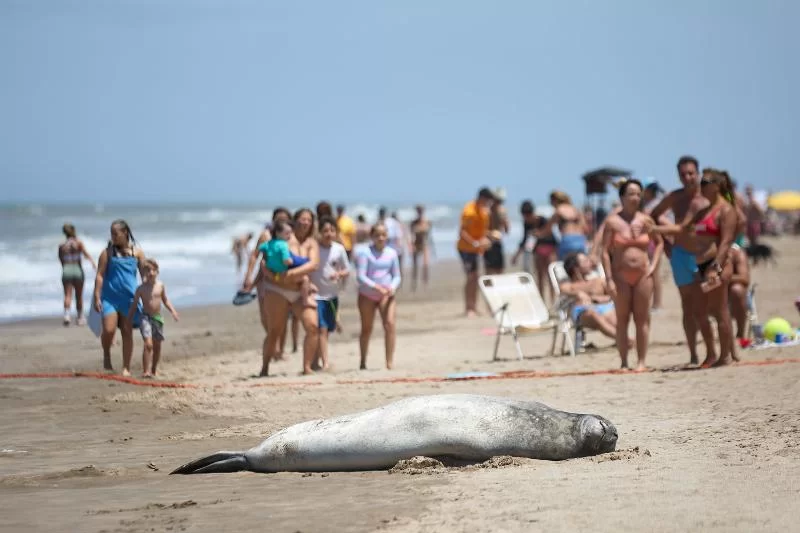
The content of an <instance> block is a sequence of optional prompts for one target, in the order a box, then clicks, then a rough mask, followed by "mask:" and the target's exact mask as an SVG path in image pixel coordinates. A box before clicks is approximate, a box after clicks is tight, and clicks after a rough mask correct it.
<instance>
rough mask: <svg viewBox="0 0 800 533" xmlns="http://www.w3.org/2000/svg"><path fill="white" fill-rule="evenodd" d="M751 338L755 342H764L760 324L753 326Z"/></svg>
mask: <svg viewBox="0 0 800 533" xmlns="http://www.w3.org/2000/svg"><path fill="white" fill-rule="evenodd" d="M752 327H753V338H754V339H755V341H756V342H757V343H758V342H764V327H763V326H762V325H761V324H753V326H752Z"/></svg>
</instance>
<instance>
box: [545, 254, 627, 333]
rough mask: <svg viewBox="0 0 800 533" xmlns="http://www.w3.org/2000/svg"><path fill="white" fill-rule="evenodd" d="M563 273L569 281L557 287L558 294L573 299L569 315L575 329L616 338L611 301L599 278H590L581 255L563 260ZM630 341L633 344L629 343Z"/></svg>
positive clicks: (589, 267)
mask: <svg viewBox="0 0 800 533" xmlns="http://www.w3.org/2000/svg"><path fill="white" fill-rule="evenodd" d="M564 270H565V271H566V273H567V276H569V279H567V280H565V281H563V282H562V283H560V284H559V288H560V289H561V294H564V295H567V296H570V297H572V298H573V299H574V303H573V305H572V310H571V312H570V316H571V317H572V321H573V322H574V323H575V325H576V326H578V327H583V328H588V329H594V330H597V331H599V332H601V333H602V334H603V335H605V336H606V337H608V338H610V339H616V337H617V315H616V313H615V311H614V302H612V301H611V295H609V294H608V290H607V289H606V282H605V280H604V279H603V278H602V277H601V276H594V277H593V276H592V274H593V273H594V268H593V265H592V261H591V260H590V259H589V257H588V256H587V255H586V254H584V253H582V252H575V253H571V254H568V255H567V256H566V257H565V258H564ZM630 342H633V340H631V341H630Z"/></svg>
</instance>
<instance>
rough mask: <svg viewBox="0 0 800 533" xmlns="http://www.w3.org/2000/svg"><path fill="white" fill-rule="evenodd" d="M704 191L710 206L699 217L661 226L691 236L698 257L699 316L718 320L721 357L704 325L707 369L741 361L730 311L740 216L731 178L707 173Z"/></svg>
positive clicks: (659, 228)
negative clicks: (734, 249) (735, 243)
mask: <svg viewBox="0 0 800 533" xmlns="http://www.w3.org/2000/svg"><path fill="white" fill-rule="evenodd" d="M702 176H703V177H702V179H701V180H700V191H701V193H702V195H703V196H704V197H705V198H706V199H707V200H708V202H709V206H708V207H706V208H705V209H702V210H701V211H699V212H698V213H697V214H696V215H692V214H691V213H690V214H689V215H687V217H686V218H685V219H684V220H683V221H682V222H681V223H680V224H670V225H663V226H657V227H656V228H655V232H657V233H661V234H672V235H675V234H678V233H684V234H687V233H688V234H691V235H693V239H692V242H693V244H694V246H693V248H694V249H693V250H692V251H693V253H694V254H695V256H696V257H697V267H698V270H699V272H698V279H697V280H696V282H695V287H696V290H697V291H698V298H696V301H697V305H698V306H699V308H698V309H697V310H696V312H697V314H701V315H702V314H705V315H706V316H711V317H714V319H715V320H716V322H717V329H718V333H719V344H720V355H719V358H718V357H717V354H716V348H715V346H714V336H713V332H712V331H711V326H710V324H709V323H708V322H707V321H706V322H705V324H703V323H701V324H700V326H701V333H702V334H703V340H704V341H705V344H706V349H707V355H706V359H705V361H704V362H703V365H702V366H703V367H709V366H722V365H727V364H729V363H731V362H732V361H738V357H737V356H736V350H735V347H734V343H733V328H732V326H731V315H730V309H729V307H728V285H729V284H730V279H731V276H732V275H733V262H732V261H731V259H730V251H731V245H732V244H733V241H734V239H735V237H736V229H737V223H738V221H739V216H738V214H737V209H736V199H735V197H734V192H733V187H732V186H731V182H730V178H729V177H728V176H727V174H726V173H723V172H721V171H719V170H716V169H713V168H706V169H703V175H702Z"/></svg>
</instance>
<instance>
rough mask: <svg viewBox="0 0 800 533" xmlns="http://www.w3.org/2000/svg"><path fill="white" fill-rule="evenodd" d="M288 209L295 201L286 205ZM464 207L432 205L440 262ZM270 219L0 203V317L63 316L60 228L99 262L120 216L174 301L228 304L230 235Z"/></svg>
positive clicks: (246, 213)
mask: <svg viewBox="0 0 800 533" xmlns="http://www.w3.org/2000/svg"><path fill="white" fill-rule="evenodd" d="M288 207H290V208H293V207H297V206H288ZM461 207H462V205H461V204H457V205H428V206H426V209H427V214H428V217H429V218H430V219H431V221H432V223H433V243H434V253H435V260H441V259H453V258H455V257H456V256H457V255H456V249H455V239H456V235H457V233H458V222H459V220H458V218H459V214H460V210H461ZM389 208H390V209H393V210H395V211H397V214H398V217H399V218H400V220H401V221H403V222H405V223H408V222H410V221H411V220H412V219H413V218H414V215H415V213H414V210H413V207H411V206H394V207H392V206H389ZM377 209H378V206H377V205H366V204H353V205H350V206H348V208H347V213H348V214H349V215H350V216H351V217H353V218H355V217H356V216H357V215H358V214H361V213H363V214H364V216H365V217H366V218H367V220H368V221H370V222H372V221H374V220H375V219H376V217H377ZM271 217H272V210H271V208H270V207H268V206H265V207H222V206H219V207H215V206H210V205H208V206H148V207H141V206H103V205H75V206H63V205H59V206H50V205H26V206H5V207H0V322H7V321H11V320H17V319H22V318H31V317H43V316H57V315H60V314H61V313H62V310H63V289H62V286H61V265H60V263H59V261H58V246H59V244H61V243H62V242H63V241H64V237H63V234H62V233H61V226H62V225H63V224H64V223H66V222H69V223H71V224H74V225H75V227H76V229H77V232H78V237H79V238H80V239H82V240H83V242H84V243H85V245H86V247H87V249H88V250H89V252H90V253H91V254H92V256H94V258H95V260H97V257H98V256H99V255H100V252H102V251H103V249H104V248H105V247H106V244H107V242H108V238H109V226H110V224H111V222H112V221H113V220H114V219H117V218H123V219H125V220H127V221H128V223H129V224H130V226H131V229H132V230H133V234H134V237H136V240H137V242H138V243H139V244H140V246H141V247H142V249H143V250H144V251H145V254H146V255H147V256H149V257H153V258H155V259H156V260H157V261H158V263H159V266H160V270H161V279H162V280H163V281H164V283H165V284H166V285H167V289H168V294H169V297H170V299H171V300H172V301H173V303H174V304H175V306H176V307H178V308H180V307H186V306H191V305H201V304H211V303H223V302H230V300H231V298H232V297H233V294H234V293H235V291H236V289H237V287H238V286H239V285H240V284H241V277H240V275H238V274H237V272H236V265H235V260H234V257H233V255H232V254H231V251H230V250H231V243H232V238H233V237H234V236H235V235H242V234H245V233H247V232H250V231H252V232H253V233H255V234H258V232H259V231H260V230H261V228H263V227H264V224H265V223H266V222H267V221H269V220H270V219H271ZM520 236H521V224H520V221H519V218H518V217H515V216H514V215H513V214H512V229H511V232H510V233H509V235H508V236H507V237H506V249H507V250H513V247H514V246H516V243H517V242H519V239H520ZM84 271H85V272H86V283H85V286H84V291H83V292H84V298H85V300H84V307H85V308H86V310H87V311H88V305H89V302H90V301H91V299H90V296H91V294H92V291H93V287H94V271H92V270H91V266H89V265H88V264H86V263H84Z"/></svg>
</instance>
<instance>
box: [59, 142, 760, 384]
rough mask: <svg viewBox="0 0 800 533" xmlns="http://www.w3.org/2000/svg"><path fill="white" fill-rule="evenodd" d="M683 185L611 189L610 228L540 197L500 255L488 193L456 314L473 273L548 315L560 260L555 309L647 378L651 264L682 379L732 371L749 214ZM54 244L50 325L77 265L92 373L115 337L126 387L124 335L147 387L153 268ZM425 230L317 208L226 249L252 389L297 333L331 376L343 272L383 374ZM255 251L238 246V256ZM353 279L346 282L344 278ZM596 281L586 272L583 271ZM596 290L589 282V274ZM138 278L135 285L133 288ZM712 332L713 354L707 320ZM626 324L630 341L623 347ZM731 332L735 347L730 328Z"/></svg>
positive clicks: (498, 202)
mask: <svg viewBox="0 0 800 533" xmlns="http://www.w3.org/2000/svg"><path fill="white" fill-rule="evenodd" d="M677 170H678V176H679V179H680V181H681V184H682V186H681V187H680V188H678V189H676V190H674V191H671V192H669V193H666V194H664V192H665V191H664V190H663V189H662V188H661V186H660V185H659V184H658V183H657V182H656V181H655V180H652V179H650V180H638V179H633V178H628V179H623V180H619V181H617V182H615V183H614V185H615V186H616V187H617V188H618V193H619V202H618V203H616V205H615V206H613V208H612V210H611V212H610V213H608V214H605V215H604V216H602V217H600V216H598V213H597V212H592V211H591V210H586V209H580V208H578V207H576V206H575V205H574V204H573V203H572V201H571V199H570V197H569V196H568V195H567V194H566V193H564V192H561V191H553V192H552V193H551V194H550V205H551V207H552V215H551V216H549V217H542V216H540V215H538V214H537V212H536V208H535V206H534V204H533V203H532V202H531V201H529V200H526V201H524V202H522V204H521V207H520V214H521V218H522V221H521V222H522V227H523V232H522V238H521V240H520V242H519V245H518V246H517V249H516V250H514V252H513V253H511V254H507V253H506V250H504V249H503V238H504V236H505V235H506V234H507V233H508V232H509V228H510V222H509V214H508V212H507V210H506V208H505V206H504V203H505V191H504V190H503V189H489V188H486V187H484V188H481V189H480V190H479V191H478V194H477V196H476V197H475V198H474V200H471V201H469V202H468V203H467V204H466V205H465V206H464V208H463V210H462V213H461V218H460V225H459V230H458V234H457V235H456V248H457V250H458V254H459V256H460V259H461V263H462V265H463V269H464V272H465V275H466V281H465V284H464V313H465V316H467V317H473V316H476V315H479V314H480V313H479V310H478V292H479V290H478V278H479V274H480V271H481V266H483V267H484V270H485V272H486V273H487V274H500V273H502V272H504V271H505V268H506V256H507V255H510V256H511V264H512V265H517V264H518V262H519V260H520V259H523V263H522V268H523V270H525V271H527V272H530V273H531V274H532V275H533V277H534V279H535V282H536V285H537V287H538V289H539V292H540V293H541V294H542V295H543V296H545V295H546V296H547V298H548V299H549V301H550V302H551V303H553V304H554V303H555V300H556V299H555V295H554V290H553V287H552V286H551V285H550V283H548V282H547V271H548V266H549V265H550V264H551V263H553V262H555V261H562V262H563V265H564V270H565V271H566V273H567V276H568V279H566V280H564V282H563V283H561V285H560V286H559V292H560V293H561V295H562V298H568V299H569V301H570V305H571V309H570V314H571V317H572V320H573V321H574V322H575V323H576V325H578V326H580V327H583V328H589V329H594V330H597V331H599V332H601V333H602V334H604V335H606V336H607V337H609V338H611V339H614V341H615V342H616V346H617V349H618V351H619V355H620V359H621V366H622V367H623V368H629V366H632V365H630V364H629V362H628V353H629V350H630V349H631V348H633V347H635V348H636V352H637V359H638V361H637V365H636V369H638V370H643V369H645V368H646V366H645V365H646V356H647V348H648V344H649V331H650V319H651V316H652V314H653V313H657V312H659V310H660V308H661V290H662V289H661V276H660V275H659V269H660V265H661V262H662V257H663V256H664V255H666V257H667V259H668V261H669V263H670V266H671V270H672V276H673V279H674V281H675V284H676V286H677V287H678V291H679V294H680V301H681V306H682V311H683V328H684V331H685V334H686V340H687V345H688V348H689V356H690V364H699V357H698V354H697V342H696V336H697V332H698V331H699V332H700V333H701V334H702V337H703V340H704V341H705V345H706V356H705V359H704V360H703V362H702V366H704V367H709V366H719V365H725V364H728V363H730V362H731V361H735V360H737V359H738V357H737V354H736V343H735V342H734V340H735V337H737V336H738V337H743V336H744V335H746V324H745V323H746V317H747V308H748V303H747V288H748V286H749V284H750V279H749V267H748V259H747V256H746V255H745V254H744V252H743V250H742V247H743V245H744V242H745V239H746V240H747V241H749V242H750V243H754V242H757V239H758V237H759V233H760V232H759V228H760V226H759V223H757V222H760V220H761V218H760V217H763V212H762V211H760V207H759V206H758V205H757V203H756V202H755V201H754V200H753V197H752V190H751V189H750V188H748V189H747V190H746V196H745V197H742V196H740V195H739V194H737V193H736V191H735V189H734V184H733V182H732V181H731V178H730V176H729V175H728V174H727V172H725V171H722V170H717V169H714V168H705V169H703V170H702V172H701V170H700V167H699V163H698V161H697V160H696V159H695V158H693V157H690V156H685V157H682V158H681V159H680V160H679V161H678V164H677ZM63 231H64V235H65V236H66V241H65V242H64V243H63V244H62V245H61V246H60V247H59V259H60V261H61V263H62V267H63V268H62V281H63V284H64V309H65V312H64V313H65V314H64V323H65V324H69V323H70V321H71V318H70V307H71V301H72V295H73V293H74V297H75V300H76V306H77V311H78V322H79V323H84V322H85V318H84V317H83V306H82V300H81V291H82V287H83V280H84V274H83V269H82V267H81V259H82V258H87V259H88V260H89V261H90V262H91V263H92V266H93V267H95V270H96V272H97V273H96V279H95V288H94V293H93V307H94V309H95V311H96V312H97V313H98V314H99V315H100V316H101V317H102V318H101V322H102V326H101V334H100V337H101V343H102V346H103V359H104V367H105V368H106V369H107V370H109V371H111V370H113V367H112V364H111V355H110V349H111V345H112V343H113V339H114V335H115V332H116V330H118V329H119V330H120V332H121V336H122V352H123V368H122V372H123V374H125V375H129V374H130V363H131V358H132V353H133V333H132V331H133V328H134V327H139V329H140V331H141V334H142V337H143V339H144V350H143V375H144V376H145V377H152V376H155V375H156V373H157V366H158V362H159V358H160V353H161V341H162V340H163V339H164V333H163V330H164V320H163V317H162V315H161V308H162V306H163V307H166V309H167V310H168V311H169V312H170V313H171V314H172V316H173V318H174V319H175V320H178V313H177V312H176V311H175V308H174V307H173V306H172V304H171V302H170V301H169V299H168V297H167V291H166V287H165V286H164V284H163V283H161V282H160V281H159V280H158V274H159V269H158V263H157V261H156V260H155V259H154V258H150V257H146V256H145V254H144V252H143V250H142V249H141V248H140V247H139V246H138V244H137V243H136V240H135V239H134V237H133V234H132V232H131V228H130V227H129V226H128V224H127V223H126V222H125V221H123V220H117V221H114V222H113V223H112V225H111V239H110V240H109V243H108V246H107V248H106V249H105V250H104V251H103V252H102V253H101V255H100V257H99V260H98V264H97V265H96V266H95V265H94V262H93V259H92V257H91V255H90V254H89V253H88V252H87V251H86V249H85V247H84V245H83V243H82V242H81V241H80V240H79V239H78V238H77V236H76V232H75V228H74V227H72V226H71V225H69V224H67V225H65V226H64V228H63ZM431 232H432V223H431V221H430V220H429V219H428V218H427V217H426V214H425V209H424V207H423V206H421V205H419V206H417V207H416V218H415V219H414V220H413V221H411V223H410V224H408V225H407V226H406V225H405V224H403V223H401V222H400V221H399V220H398V217H397V214H396V213H392V214H389V213H388V212H387V210H386V209H384V208H381V209H380V211H379V213H378V220H377V221H376V222H375V223H373V224H368V223H367V222H366V220H365V218H364V217H363V215H359V216H358V217H357V218H356V220H353V219H352V218H350V217H349V216H348V215H347V214H346V213H345V207H344V206H341V205H340V206H337V208H336V213H335V214H334V210H333V207H332V206H331V204H330V203H328V202H324V201H323V202H320V203H319V204H317V206H316V209H315V210H313V211H312V210H311V209H308V208H302V209H299V210H297V211H295V212H294V213H291V212H290V211H289V210H287V209H285V208H282V207H278V208H276V209H274V211H273V214H272V220H271V222H270V223H269V224H267V225H266V226H265V227H264V228H263V230H262V231H261V233H260V234H259V235H258V236H257V237H256V236H255V235H253V234H247V235H244V236H241V237H237V238H235V239H234V240H233V246H232V250H231V251H232V253H233V255H234V256H235V258H236V268H237V271H238V272H239V273H240V275H241V270H242V268H244V269H245V272H244V274H243V275H242V277H243V282H242V287H241V289H242V291H243V292H251V291H253V290H254V291H255V293H256V295H257V296H256V299H257V301H258V312H259V315H260V320H261V324H262V326H263V329H264V332H265V337H264V340H263V344H262V364H261V370H260V372H259V375H261V376H267V375H269V368H270V363H271V362H272V361H274V360H279V359H282V358H283V357H284V352H285V351H286V342H287V337H288V335H287V333H288V332H291V339H292V350H293V351H296V350H297V347H298V336H299V335H298V333H299V328H300V326H302V328H303V329H304V332H305V337H304V340H303V343H302V352H303V357H302V371H303V373H304V374H310V373H313V372H316V371H320V370H322V371H324V370H326V369H328V368H329V367H330V362H329V357H328V339H329V335H330V334H331V333H332V332H335V331H341V328H342V326H341V320H340V302H339V297H340V293H341V291H342V290H343V289H344V288H345V287H346V285H347V283H348V280H349V279H350V278H351V272H352V271H354V272H355V280H354V283H355V285H356V286H357V294H358V298H357V309H358V313H359V316H360V321H361V331H360V336H359V346H360V356H361V357H360V368H361V369H365V368H366V366H367V355H368V352H369V346H370V339H371V336H372V331H373V327H374V323H375V319H376V317H380V321H381V325H382V327H383V329H384V333H385V335H384V339H385V340H384V344H385V345H384V353H385V366H386V368H388V369H391V368H392V366H393V364H394V351H395V342H396V316H397V315H396V305H397V302H396V293H397V291H398V289H400V287H401V285H402V283H403V275H402V272H403V266H404V262H406V260H407V259H408V258H409V256H410V261H411V284H410V285H411V287H410V288H411V290H416V289H417V287H418V284H419V283H420V282H421V283H422V284H427V283H428V281H429V266H430V261H431V259H432V254H433V252H434V250H433V241H432V238H431ZM254 238H255V243H254V245H253V246H251V245H250V243H251V241H252V240H253V239H254ZM353 265H354V267H355V268H354V269H353V268H352V266H353ZM598 267H599V268H598ZM598 271H599V272H601V273H602V274H601V275H597V272H598ZM137 274H138V275H139V276H140V277H141V280H142V283H141V285H139V284H138V278H137ZM709 317H712V318H713V319H714V324H715V325H716V327H717V329H718V332H717V333H718V334H717V337H718V339H719V351H717V348H716V345H715V341H714V338H715V336H714V333H713V331H712V329H711V328H712V326H711V323H710V321H709ZM631 318H632V319H633V323H634V329H635V335H634V337H633V338H629V336H628V326H629V322H630V320H631ZM734 322H735V324H736V331H735V332H734V328H733V323H734Z"/></svg>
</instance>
